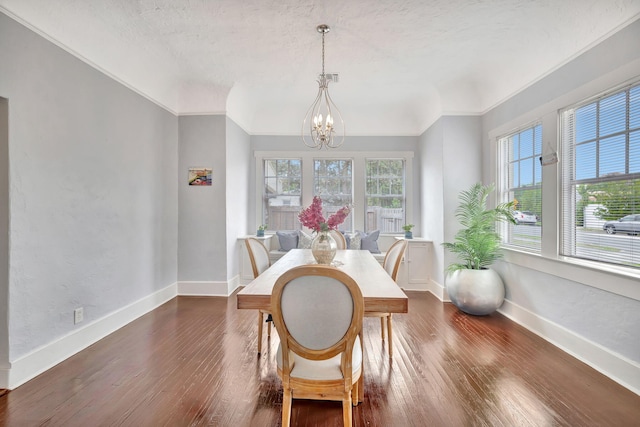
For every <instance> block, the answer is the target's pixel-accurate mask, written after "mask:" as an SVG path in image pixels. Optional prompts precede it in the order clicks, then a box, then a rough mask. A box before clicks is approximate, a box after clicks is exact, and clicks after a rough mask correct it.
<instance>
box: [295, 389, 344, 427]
mask: <svg viewBox="0 0 640 427" xmlns="http://www.w3.org/2000/svg"><path fill="white" fill-rule="evenodd" d="M351 412H352V409H351V393H347V394H346V396H345V397H344V399H342V424H344V426H345V427H351V425H352V415H351ZM283 425H284V423H283Z"/></svg>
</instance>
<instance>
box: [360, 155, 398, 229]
mask: <svg viewBox="0 0 640 427" xmlns="http://www.w3.org/2000/svg"><path fill="white" fill-rule="evenodd" d="M365 179H366V189H365V191H366V194H365V201H366V206H365V215H366V216H365V230H366V231H367V232H370V231H373V230H380V231H381V232H382V233H399V232H401V231H402V226H403V225H405V211H406V206H405V161H404V159H367V160H366V178H365Z"/></svg>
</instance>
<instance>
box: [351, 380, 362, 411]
mask: <svg viewBox="0 0 640 427" xmlns="http://www.w3.org/2000/svg"><path fill="white" fill-rule="evenodd" d="M358 384H360V381H359V380H358V381H356V382H355V383H353V387H351V404H352V405H353V406H358V403H360V402H359V398H358Z"/></svg>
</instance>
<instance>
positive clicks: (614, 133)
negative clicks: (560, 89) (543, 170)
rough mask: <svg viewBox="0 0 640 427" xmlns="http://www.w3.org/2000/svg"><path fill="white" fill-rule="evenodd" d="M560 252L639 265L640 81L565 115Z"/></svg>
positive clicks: (585, 257) (562, 123) (609, 261)
mask: <svg viewBox="0 0 640 427" xmlns="http://www.w3.org/2000/svg"><path fill="white" fill-rule="evenodd" d="M561 126H562V130H561V138H562V148H563V160H562V242H561V250H562V255H565V256H569V257H576V258H583V259H589V260H595V261H601V262H606V263H612V264H620V265H626V266H631V267H636V268H637V267H639V266H640V237H638V235H639V234H640V84H638V83H635V84H634V85H632V86H629V87H627V88H625V89H622V90H617V91H615V92H614V93H608V94H606V95H604V96H601V97H599V98H597V99H595V100H593V99H592V100H590V101H587V102H583V103H580V104H578V105H575V106H572V107H570V108H567V109H566V110H564V111H563V112H562V113H561Z"/></svg>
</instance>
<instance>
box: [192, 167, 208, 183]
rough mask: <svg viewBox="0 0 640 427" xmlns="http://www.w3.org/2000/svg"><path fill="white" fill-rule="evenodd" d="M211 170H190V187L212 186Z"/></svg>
mask: <svg viewBox="0 0 640 427" xmlns="http://www.w3.org/2000/svg"><path fill="white" fill-rule="evenodd" d="M211 171H212V169H211V168H189V185H211Z"/></svg>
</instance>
